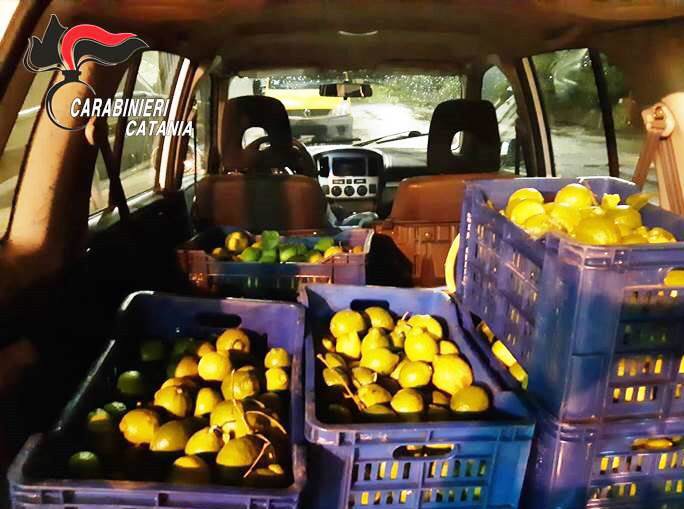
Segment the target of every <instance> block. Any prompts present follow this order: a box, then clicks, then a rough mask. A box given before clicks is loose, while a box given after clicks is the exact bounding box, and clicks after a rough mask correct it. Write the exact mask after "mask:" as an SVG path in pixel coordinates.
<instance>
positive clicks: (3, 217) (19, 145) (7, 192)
mask: <svg viewBox="0 0 684 509" xmlns="http://www.w3.org/2000/svg"><path fill="white" fill-rule="evenodd" d="M52 75H53V74H52V73H49V72H42V73H38V74H36V75H35V77H34V78H33V82H32V83H31V87H30V88H29V91H28V94H26V98H25V99H24V103H23V104H22V106H21V110H19V114H18V115H17V119H16V120H15V122H14V126H13V127H12V131H11V132H10V135H9V138H8V139H7V144H6V145H5V150H4V152H3V153H2V156H0V236H2V235H4V234H5V232H6V231H7V227H8V226H9V219H10V214H11V212H12V201H13V200H14V192H15V190H16V187H17V182H18V179H19V169H20V167H21V162H22V160H23V158H24V153H25V152H26V147H27V145H28V143H29V138H30V136H31V132H32V130H33V124H34V123H35V120H36V117H37V116H38V112H39V111H40V107H41V106H40V103H41V101H42V100H43V96H44V95H45V91H46V90H47V87H48V85H49V84H50V81H51V80H52Z"/></svg>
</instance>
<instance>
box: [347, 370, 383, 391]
mask: <svg viewBox="0 0 684 509" xmlns="http://www.w3.org/2000/svg"><path fill="white" fill-rule="evenodd" d="M351 376H352V383H353V384H354V387H357V388H358V387H363V386H364V385H370V384H372V383H375V382H376V381H377V379H378V374H377V373H376V372H375V371H373V370H372V369H368V368H364V367H361V366H358V367H356V368H354V369H352V370H351Z"/></svg>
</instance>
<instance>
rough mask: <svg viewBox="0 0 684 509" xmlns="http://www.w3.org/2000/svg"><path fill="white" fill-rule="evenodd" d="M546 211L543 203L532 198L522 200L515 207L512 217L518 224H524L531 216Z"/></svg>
mask: <svg viewBox="0 0 684 509" xmlns="http://www.w3.org/2000/svg"><path fill="white" fill-rule="evenodd" d="M544 213H545V210H544V206H543V205H542V204H541V203H539V202H536V201H532V200H522V201H520V202H518V203H517V204H516V206H515V207H513V210H512V211H511V217H510V219H511V221H513V223H515V224H517V225H518V226H523V225H524V224H525V221H527V220H528V219H529V218H531V217H533V216H536V215H539V214H544Z"/></svg>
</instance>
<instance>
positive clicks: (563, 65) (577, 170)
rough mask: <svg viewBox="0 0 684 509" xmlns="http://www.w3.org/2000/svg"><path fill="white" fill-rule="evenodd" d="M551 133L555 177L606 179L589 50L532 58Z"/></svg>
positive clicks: (566, 51)
mask: <svg viewBox="0 0 684 509" xmlns="http://www.w3.org/2000/svg"><path fill="white" fill-rule="evenodd" d="M532 61H533V63H534V67H535V69H536V73H537V80H538V82H539V88H540V93H541V95H542V100H543V102H544V108H545V110H546V117H547V122H548V124H549V129H550V131H551V143H552V146H553V158H554V162H555V167H556V176H559V177H581V176H589V175H598V176H607V175H608V174H609V170H608V152H607V150H606V137H605V131H604V127H603V118H602V116H601V105H600V102H599V96H598V90H597V88H596V80H595V78H594V72H593V70H592V67H591V59H590V57H589V50H587V49H572V50H563V51H556V52H553V53H545V54H543V55H536V56H534V57H532Z"/></svg>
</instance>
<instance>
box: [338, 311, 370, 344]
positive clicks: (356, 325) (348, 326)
mask: <svg viewBox="0 0 684 509" xmlns="http://www.w3.org/2000/svg"><path fill="white" fill-rule="evenodd" d="M364 330H366V322H365V320H364V319H363V316H362V315H361V313H358V312H356V311H352V310H351V309H344V310H342V311H338V312H337V313H335V315H334V316H333V317H332V320H330V332H331V333H332V335H333V336H335V337H336V338H339V337H340V336H342V335H344V334H349V333H350V332H362V331H364Z"/></svg>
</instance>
